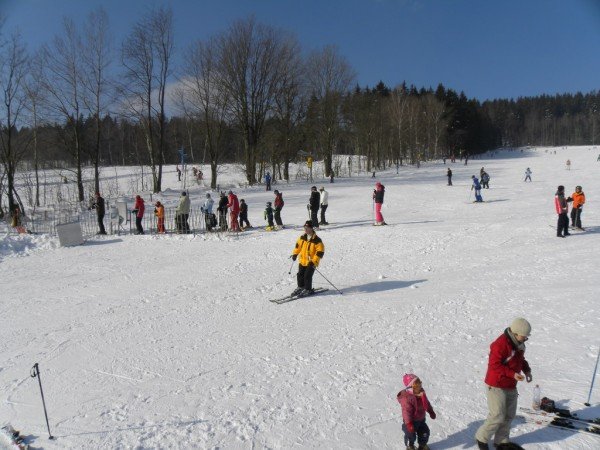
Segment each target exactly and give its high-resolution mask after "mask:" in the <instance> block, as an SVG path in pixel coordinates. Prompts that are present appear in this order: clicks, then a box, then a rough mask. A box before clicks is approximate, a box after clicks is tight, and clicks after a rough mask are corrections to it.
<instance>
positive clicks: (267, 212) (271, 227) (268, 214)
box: [265, 202, 275, 231]
mask: <svg viewBox="0 0 600 450" xmlns="http://www.w3.org/2000/svg"><path fill="white" fill-rule="evenodd" d="M265 220H267V221H268V223H269V225H268V226H267V228H265V229H266V230H267V231H273V230H274V229H275V224H274V223H273V208H272V207H271V202H267V207H266V208H265Z"/></svg>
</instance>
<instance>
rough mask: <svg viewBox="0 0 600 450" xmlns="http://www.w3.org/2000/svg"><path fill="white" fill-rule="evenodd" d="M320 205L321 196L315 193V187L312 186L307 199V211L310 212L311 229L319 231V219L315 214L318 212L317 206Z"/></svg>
mask: <svg viewBox="0 0 600 450" xmlns="http://www.w3.org/2000/svg"><path fill="white" fill-rule="evenodd" d="M320 203H321V195H320V194H319V192H318V191H317V187H316V186H313V187H311V188H310V198H309V199H308V209H309V210H310V220H311V221H312V225H313V228H315V229H317V230H318V229H319V218H318V217H317V214H318V212H319V204H320Z"/></svg>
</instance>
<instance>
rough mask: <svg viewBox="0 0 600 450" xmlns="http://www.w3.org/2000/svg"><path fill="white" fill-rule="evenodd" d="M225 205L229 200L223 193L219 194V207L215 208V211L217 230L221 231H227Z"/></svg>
mask: <svg viewBox="0 0 600 450" xmlns="http://www.w3.org/2000/svg"><path fill="white" fill-rule="evenodd" d="M227 203H229V200H228V199H227V196H226V195H225V192H221V197H220V198H219V206H218V207H217V211H218V212H219V230H221V231H227Z"/></svg>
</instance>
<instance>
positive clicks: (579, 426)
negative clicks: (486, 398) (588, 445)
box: [519, 407, 600, 437]
mask: <svg viewBox="0 0 600 450" xmlns="http://www.w3.org/2000/svg"><path fill="white" fill-rule="evenodd" d="M519 410H520V411H521V412H523V413H524V414H525V416H523V418H524V419H525V420H526V421H528V422H533V423H536V424H538V425H546V426H549V427H552V428H558V429H561V430H567V431H572V432H575V433H585V434H593V435H595V436H598V437H600V418H597V419H581V418H579V417H577V416H575V415H574V414H572V413H571V412H569V411H568V410H561V411H559V412H557V413H549V412H546V411H542V410H534V409H530V408H522V407H521V408H519Z"/></svg>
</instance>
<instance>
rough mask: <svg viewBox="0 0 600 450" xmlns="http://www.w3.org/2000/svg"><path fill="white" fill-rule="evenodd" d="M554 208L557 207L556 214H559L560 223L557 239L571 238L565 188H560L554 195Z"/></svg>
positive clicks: (558, 223)
mask: <svg viewBox="0 0 600 450" xmlns="http://www.w3.org/2000/svg"><path fill="white" fill-rule="evenodd" d="M554 206H555V207H556V214H558V222H557V223H556V237H560V238H562V237H565V236H569V235H570V234H571V233H569V216H568V215H567V213H568V212H569V204H568V203H567V200H566V199H565V187H564V186H562V185H561V186H559V187H558V188H557V189H556V194H555V195H554Z"/></svg>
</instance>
